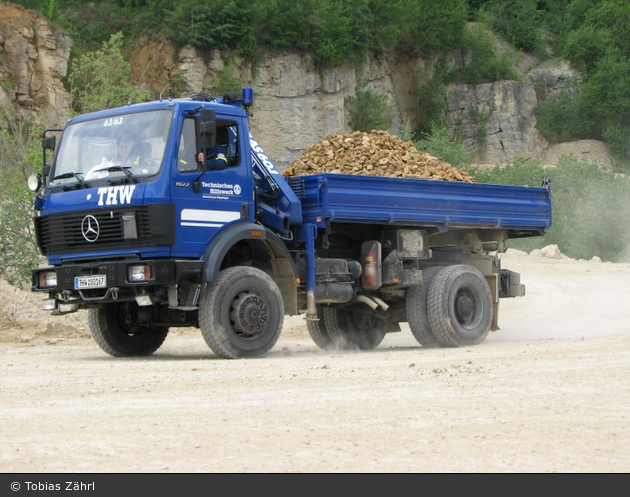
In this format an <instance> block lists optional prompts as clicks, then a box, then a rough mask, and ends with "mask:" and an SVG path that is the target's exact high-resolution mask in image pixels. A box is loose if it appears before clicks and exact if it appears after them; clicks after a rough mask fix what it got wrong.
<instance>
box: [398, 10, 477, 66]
mask: <svg viewBox="0 0 630 497" xmlns="http://www.w3.org/2000/svg"><path fill="white" fill-rule="evenodd" d="M405 5H406V12H405V15H404V17H403V18H402V19H401V20H400V22H401V23H402V24H403V25H404V26H405V28H404V31H405V34H404V36H402V37H401V42H400V45H399V47H400V48H401V49H402V50H403V51H404V52H405V53H407V54H408V55H411V56H418V55H421V56H425V57H432V56H435V55H436V54H437V55H440V54H445V53H448V52H450V51H451V50H453V49H454V48H457V47H459V46H460V45H461V41H462V38H463V34H464V26H465V25H466V18H467V15H468V7H467V5H466V2H465V0H442V1H440V2H435V1H433V0H407V2H406V3H405Z"/></svg>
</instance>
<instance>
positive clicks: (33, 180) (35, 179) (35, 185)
mask: <svg viewBox="0 0 630 497" xmlns="http://www.w3.org/2000/svg"><path fill="white" fill-rule="evenodd" d="M27 184H28V189H29V190H31V191H32V192H36V191H37V190H39V187H40V186H41V185H42V182H41V178H40V176H39V175H37V174H31V175H30V176H29V177H28V181H27Z"/></svg>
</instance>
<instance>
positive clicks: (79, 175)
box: [52, 172, 83, 185]
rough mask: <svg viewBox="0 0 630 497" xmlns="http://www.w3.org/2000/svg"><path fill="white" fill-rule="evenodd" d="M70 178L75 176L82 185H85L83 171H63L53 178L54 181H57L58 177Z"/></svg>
mask: <svg viewBox="0 0 630 497" xmlns="http://www.w3.org/2000/svg"><path fill="white" fill-rule="evenodd" d="M68 178H75V179H76V180H77V183H79V184H80V185H83V173H75V172H69V173H63V174H60V175H58V176H55V177H54V178H53V179H52V181H56V180H58V179H68Z"/></svg>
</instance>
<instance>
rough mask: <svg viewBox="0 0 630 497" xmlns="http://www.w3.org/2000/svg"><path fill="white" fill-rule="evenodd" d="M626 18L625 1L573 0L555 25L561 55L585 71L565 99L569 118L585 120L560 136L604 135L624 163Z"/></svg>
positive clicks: (628, 66) (629, 10) (629, 68)
mask: <svg viewBox="0 0 630 497" xmlns="http://www.w3.org/2000/svg"><path fill="white" fill-rule="evenodd" d="M629 22H630V4H628V3H627V2H619V1H617V0H601V1H597V2H594V1H591V0H573V1H572V2H569V4H568V5H567V6H566V9H565V12H564V14H563V16H562V18H561V21H559V22H557V23H556V24H553V28H554V29H555V31H556V33H557V36H558V45H559V54H560V55H561V56H562V57H565V58H567V59H568V60H570V61H571V62H572V63H573V64H574V65H575V66H577V67H579V68H581V69H582V70H583V71H584V75H583V82H582V84H581V85H579V87H578V88H577V91H576V92H575V97H574V100H573V101H568V100H567V101H565V103H564V105H565V107H566V108H569V106H571V107H572V108H571V110H570V112H571V114H572V115H571V116H570V117H574V118H575V117H579V119H580V120H581V121H583V123H582V124H581V125H580V126H579V127H578V129H577V131H578V132H579V133H575V134H573V135H571V133H570V132H568V131H566V130H565V133H564V134H566V135H567V136H571V137H572V138H573V139H575V138H576V137H582V138H593V139H604V140H606V141H607V142H608V144H609V145H610V147H611V149H612V150H613V151H614V152H615V153H616V154H617V156H618V157H619V158H620V159H621V160H625V161H627V160H630V144H629V142H628V136H629V135H630V92H628V88H629V87H630V62H629V61H630V34H629V32H628V23H629ZM565 100H566V99H565ZM555 110H556V114H559V112H557V111H558V109H555ZM542 112H543V113H544V111H542ZM558 125H560V126H562V127H563V128H566V129H568V130H570V129H571V128H572V127H574V124H571V123H570V122H564V123H562V122H561V121H558ZM541 131H542V130H541ZM543 134H545V136H546V137H547V134H546V132H543Z"/></svg>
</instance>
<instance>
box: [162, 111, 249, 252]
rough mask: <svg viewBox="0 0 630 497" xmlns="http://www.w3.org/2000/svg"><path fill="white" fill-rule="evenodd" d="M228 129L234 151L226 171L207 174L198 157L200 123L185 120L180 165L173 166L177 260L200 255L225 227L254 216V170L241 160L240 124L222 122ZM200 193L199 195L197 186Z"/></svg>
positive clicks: (179, 151)
mask: <svg viewBox="0 0 630 497" xmlns="http://www.w3.org/2000/svg"><path fill="white" fill-rule="evenodd" d="M217 124H218V126H227V127H228V129H229V133H228V136H229V139H230V146H231V147H232V150H233V153H232V154H231V160H230V163H229V164H228V166H227V167H226V168H225V169H222V170H216V169H208V170H205V171H204V170H203V169H202V167H201V165H200V164H199V163H198V161H197V159H196V155H197V153H198V150H199V148H198V147H197V144H196V134H195V120H194V119H193V118H188V117H187V118H185V119H183V121H182V126H181V131H180V136H179V144H178V154H177V165H176V167H174V168H173V178H172V180H173V183H172V185H173V186H172V198H173V201H174V203H175V205H176V223H177V231H176V244H175V247H174V250H173V256H174V257H194V258H197V257H200V256H201V255H202V254H203V253H204V251H205V249H206V247H207V246H208V244H209V243H210V241H211V240H212V239H213V238H214V237H215V236H216V235H217V233H219V232H220V231H221V230H222V229H223V228H225V227H226V226H228V225H230V224H233V223H237V222H240V221H249V220H251V219H252V217H253V193H252V186H251V181H252V180H251V172H250V171H247V169H246V163H245V161H244V160H242V157H244V156H245V155H244V154H243V153H242V145H241V144H240V141H241V140H240V139H239V129H238V123H237V122H232V121H218V123H217ZM197 182H198V185H199V189H198V191H196V189H195V183H197Z"/></svg>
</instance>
